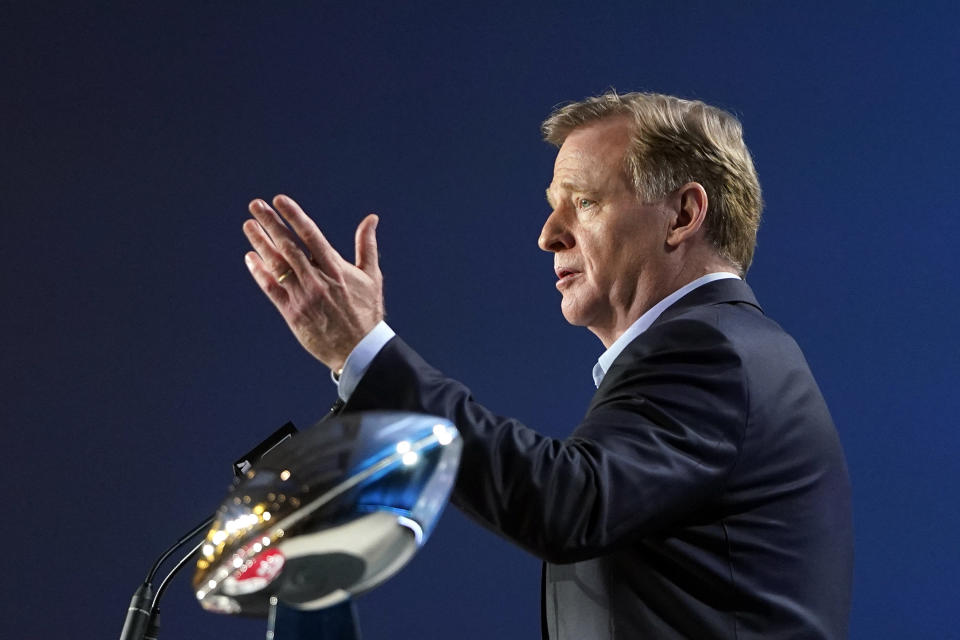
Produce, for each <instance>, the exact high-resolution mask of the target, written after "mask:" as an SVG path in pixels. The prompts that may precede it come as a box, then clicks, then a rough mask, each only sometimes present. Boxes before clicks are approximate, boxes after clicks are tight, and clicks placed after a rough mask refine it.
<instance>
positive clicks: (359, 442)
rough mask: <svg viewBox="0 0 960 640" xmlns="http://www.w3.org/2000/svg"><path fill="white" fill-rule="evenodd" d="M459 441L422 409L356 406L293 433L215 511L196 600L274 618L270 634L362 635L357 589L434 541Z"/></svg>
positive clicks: (394, 569)
mask: <svg viewBox="0 0 960 640" xmlns="http://www.w3.org/2000/svg"><path fill="white" fill-rule="evenodd" d="M461 448H462V441H461V439H460V435H459V433H458V432H457V430H456V428H455V427H454V426H453V424H451V423H450V422H449V421H447V420H445V419H443V418H437V417H434V416H427V415H422V414H413V413H379V412H374V413H358V414H347V415H343V416H339V417H335V418H331V419H328V420H325V421H322V422H320V423H318V424H317V425H315V426H313V427H311V428H310V429H307V430H305V431H303V432H300V433H298V434H296V435H295V436H293V437H292V438H288V439H287V440H285V441H283V442H282V443H281V444H279V445H278V446H276V447H275V448H274V449H273V450H271V451H270V452H269V454H267V455H265V456H264V457H263V458H262V459H261V460H259V461H258V462H257V463H256V464H255V465H254V466H253V467H252V468H250V469H249V470H247V471H246V472H245V473H244V475H243V476H242V477H241V479H240V480H239V481H238V482H236V483H235V484H234V486H233V487H232V488H231V490H230V492H229V494H228V495H227V497H226V499H225V500H224V501H223V503H222V504H221V505H220V508H219V509H218V510H217V512H216V515H215V518H214V522H213V525H212V526H211V528H210V530H209V531H208V533H207V535H206V539H205V540H204V544H203V545H202V547H201V549H200V554H199V559H198V561H197V569H196V573H195V575H194V578H193V587H194V589H195V591H196V596H197V600H199V602H200V604H201V605H202V606H203V607H204V608H205V609H207V610H209V611H215V612H218V613H229V614H241V615H249V616H263V617H267V618H269V623H268V632H267V637H268V638H273V637H276V638H280V637H281V636H283V635H284V634H285V633H286V635H287V636H289V637H296V636H297V635H298V634H299V633H300V632H301V631H306V630H308V629H309V631H310V632H311V633H319V634H323V633H326V635H319V636H317V637H336V638H338V639H339V638H353V637H357V633H358V631H357V630H356V613H355V611H354V609H353V604H352V600H351V598H352V597H353V596H356V595H359V594H361V593H363V592H365V591H369V590H370V589H372V588H374V587H376V586H377V585H378V584H380V583H381V582H383V581H384V580H386V579H387V578H389V577H391V576H392V575H394V574H395V573H396V572H397V571H399V570H400V569H401V568H402V567H403V566H404V565H405V564H406V563H407V562H408V561H409V560H410V559H411V558H412V557H413V554H414V553H416V551H417V549H419V548H420V547H421V546H422V545H423V544H424V543H425V542H426V540H427V538H428V537H429V535H430V532H431V531H432V530H433V527H434V526H435V525H436V523H437V520H438V519H439V517H440V514H441V512H442V511H443V508H444V506H445V505H446V503H447V499H448V497H449V495H450V491H451V489H452V487H453V483H454V481H455V480H456V475H457V466H458V464H459V461H460V450H461ZM324 612H327V613H324ZM351 621H352V625H351ZM351 626H352V627H353V628H352V630H351V628H350V627H351ZM285 629H286V630H289V632H286V631H284V630H285Z"/></svg>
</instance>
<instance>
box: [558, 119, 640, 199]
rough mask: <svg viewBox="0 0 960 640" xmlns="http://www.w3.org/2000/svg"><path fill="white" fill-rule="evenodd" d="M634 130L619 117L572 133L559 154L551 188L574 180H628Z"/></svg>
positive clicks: (593, 123)
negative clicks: (627, 167)
mask: <svg viewBox="0 0 960 640" xmlns="http://www.w3.org/2000/svg"><path fill="white" fill-rule="evenodd" d="M630 127H631V122H630V120H629V119H628V118H626V117H620V116H617V117H615V118H606V119H604V120H598V121H596V122H591V123H588V124H586V125H583V126H580V127H577V128H576V129H574V130H573V131H571V132H570V135H568V136H567V138H566V139H565V140H564V141H563V144H562V145H561V146H560V150H559V151H558V152H557V158H556V161H555V162H554V165H553V183H552V184H551V187H553V186H555V185H560V184H561V183H563V182H565V181H570V180H573V181H578V180H584V181H606V180H608V179H612V178H621V177H625V176H626V164H625V162H624V161H625V159H626V156H627V151H628V149H629V146H630V131H631V129H630ZM575 179H577V180H575Z"/></svg>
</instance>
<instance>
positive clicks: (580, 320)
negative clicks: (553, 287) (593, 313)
mask: <svg viewBox="0 0 960 640" xmlns="http://www.w3.org/2000/svg"><path fill="white" fill-rule="evenodd" d="M584 311H585V310H584V309H583V308H582V307H580V306H579V305H576V304H573V303H568V302H567V300H566V298H564V300H563V302H561V303H560V313H562V314H563V318H564V320H566V321H567V322H568V323H570V324H572V325H573V326H575V327H585V326H587V323H588V318H587V314H586V313H584Z"/></svg>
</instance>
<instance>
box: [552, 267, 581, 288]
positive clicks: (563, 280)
mask: <svg viewBox="0 0 960 640" xmlns="http://www.w3.org/2000/svg"><path fill="white" fill-rule="evenodd" d="M555 271H556V273H557V288H558V289H559V288H561V287H563V286H565V285H566V284H567V283H569V282H570V281H571V280H573V279H574V278H576V277H577V276H578V275H580V272H579V271H575V270H573V269H570V268H567V267H557V268H556V269H555Z"/></svg>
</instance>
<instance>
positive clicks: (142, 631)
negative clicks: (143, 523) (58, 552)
mask: <svg viewBox="0 0 960 640" xmlns="http://www.w3.org/2000/svg"><path fill="white" fill-rule="evenodd" d="M296 432H297V428H296V427H294V426H293V423H292V422H288V423H286V424H285V425H283V426H282V427H280V428H279V429H277V430H276V431H274V432H273V433H271V434H270V435H269V436H268V437H267V439H266V440H264V441H263V442H261V443H260V444H258V445H257V446H256V447H254V448H253V449H251V450H250V452H248V453H247V454H246V455H245V456H243V457H241V458H240V459H239V460H237V461H236V462H234V463H233V471H234V475H236V476H237V477H240V476H241V475H242V474H243V473H245V472H246V471H247V469H249V468H250V467H251V466H252V465H253V464H254V463H255V462H257V461H258V460H259V459H260V458H262V457H263V456H265V455H266V454H267V453H269V452H270V450H271V449H273V448H274V447H276V446H277V445H278V444H280V443H281V442H283V441H284V440H286V439H287V438H289V437H291V436H292V435H293V434H294V433H296ZM213 520H214V516H210V517H208V518H206V519H205V520H204V521H203V522H201V523H200V524H198V525H197V526H195V527H193V528H192V529H190V531H188V532H187V533H185V534H183V535H182V536H181V537H180V539H179V540H177V541H176V542H175V543H173V545H171V546H170V548H169V549H167V550H166V551H164V552H163V553H162V554H160V557H159V558H157V560H156V562H154V563H153V566H152V567H150V571H149V572H148V573H147V577H146V579H145V580H144V581H143V584H141V585H140V586H139V587H137V590H136V591H134V593H133V598H131V599H130V607H129V608H128V609H127V617H126V619H124V621H123V629H122V630H121V631H120V640H148V638H150V639H151V640H152V639H154V638H156V632H157V627H158V614H159V603H160V597H161V596H162V595H163V592H164V591H165V590H166V588H167V585H168V584H169V583H170V580H171V578H173V576H174V575H176V573H177V572H178V571H179V570H180V569H182V568H183V567H184V566H185V565H186V564H187V563H188V562H189V561H190V558H192V557H193V556H194V554H196V552H197V551H198V550H199V549H200V547H201V546H203V542H202V541H201V542H200V543H199V544H197V546H196V547H194V548H193V550H191V551H190V553H188V554H187V555H185V556H184V557H183V558H181V560H180V561H179V562H178V563H177V564H176V566H174V568H173V569H172V570H171V571H170V573H168V574H167V576H166V577H165V578H164V579H163V581H162V582H161V583H160V587H159V588H158V589H157V591H156V594H154V591H153V580H154V578H155V577H156V575H157V571H159V570H160V566H161V565H162V564H163V563H164V562H165V561H166V560H167V558H169V557H170V556H171V555H173V553H174V552H175V551H176V550H177V549H179V548H180V547H182V546H183V545H185V544H187V543H188V542H190V540H192V539H193V538H194V536H196V535H197V534H198V533H201V532H203V531H206V530H208V529H209V528H210V525H211V524H213ZM148 633H149V634H150V635H149V636H148V635H147V634H148Z"/></svg>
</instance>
